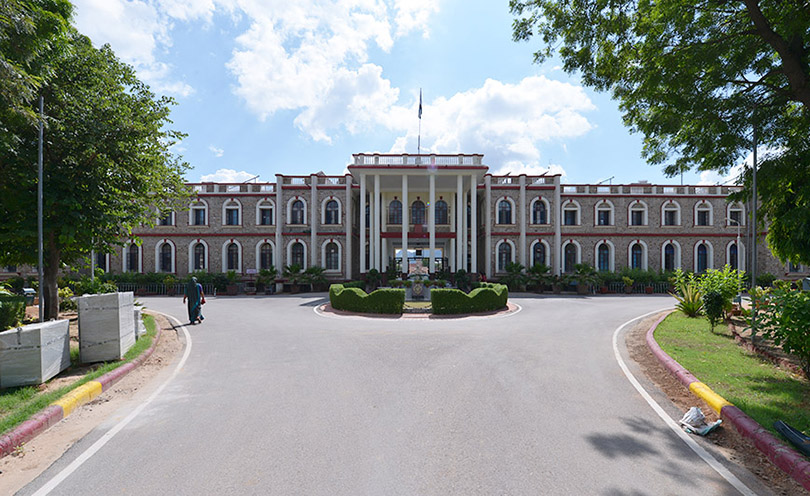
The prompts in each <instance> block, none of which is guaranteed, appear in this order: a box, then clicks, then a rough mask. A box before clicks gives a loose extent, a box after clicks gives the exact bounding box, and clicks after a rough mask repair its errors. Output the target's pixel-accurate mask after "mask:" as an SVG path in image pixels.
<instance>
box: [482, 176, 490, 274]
mask: <svg viewBox="0 0 810 496" xmlns="http://www.w3.org/2000/svg"><path fill="white" fill-rule="evenodd" d="M484 201H485V202H486V203H485V204H484V219H485V220H484V258H485V261H484V263H486V264H487V266H486V268H485V269H484V273H485V274H486V275H487V279H490V278H491V277H492V176H490V175H489V174H487V175H486V176H484Z"/></svg>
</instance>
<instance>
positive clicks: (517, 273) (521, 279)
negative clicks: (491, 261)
mask: <svg viewBox="0 0 810 496" xmlns="http://www.w3.org/2000/svg"><path fill="white" fill-rule="evenodd" d="M501 284H506V285H507V286H508V287H509V291H520V290H521V289H526V274H524V273H523V266H522V265H520V264H519V263H517V262H510V263H508V264H506V275H504V276H503V277H501Z"/></svg>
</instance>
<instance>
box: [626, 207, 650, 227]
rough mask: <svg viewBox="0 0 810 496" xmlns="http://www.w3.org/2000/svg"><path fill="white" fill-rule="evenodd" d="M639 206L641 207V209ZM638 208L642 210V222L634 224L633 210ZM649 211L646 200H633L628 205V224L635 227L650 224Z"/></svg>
mask: <svg viewBox="0 0 810 496" xmlns="http://www.w3.org/2000/svg"><path fill="white" fill-rule="evenodd" d="M637 207H641V209H639V208H637ZM638 210H642V214H641V224H633V211H638ZM649 211H650V209H649V207H648V206H647V203H646V202H643V201H641V200H633V201H632V202H631V203H630V205H628V206H627V225H628V226H633V227H639V226H646V225H649Z"/></svg>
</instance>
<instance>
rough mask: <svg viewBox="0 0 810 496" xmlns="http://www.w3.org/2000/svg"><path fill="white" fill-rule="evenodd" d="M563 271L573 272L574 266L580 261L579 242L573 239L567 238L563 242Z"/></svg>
mask: <svg viewBox="0 0 810 496" xmlns="http://www.w3.org/2000/svg"><path fill="white" fill-rule="evenodd" d="M562 252H563V266H562V269H563V272H565V273H569V272H574V266H575V265H576V264H578V263H581V261H582V253H581V250H580V246H579V243H577V242H576V241H574V240H573V239H569V240H568V241H566V242H565V243H563V247H562Z"/></svg>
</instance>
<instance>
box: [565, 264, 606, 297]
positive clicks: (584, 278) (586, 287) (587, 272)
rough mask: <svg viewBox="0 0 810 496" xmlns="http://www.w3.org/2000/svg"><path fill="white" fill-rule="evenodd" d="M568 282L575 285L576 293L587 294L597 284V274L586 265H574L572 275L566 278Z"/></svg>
mask: <svg viewBox="0 0 810 496" xmlns="http://www.w3.org/2000/svg"><path fill="white" fill-rule="evenodd" d="M568 280H569V281H570V282H571V283H573V284H576V286H577V293H579V294H582V295H584V294H588V292H589V291H590V289H591V286H592V285H595V284H596V283H597V282H599V274H597V273H596V269H594V268H593V267H591V266H590V265H588V264H576V265H574V273H573V274H570V275H569V276H568Z"/></svg>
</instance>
